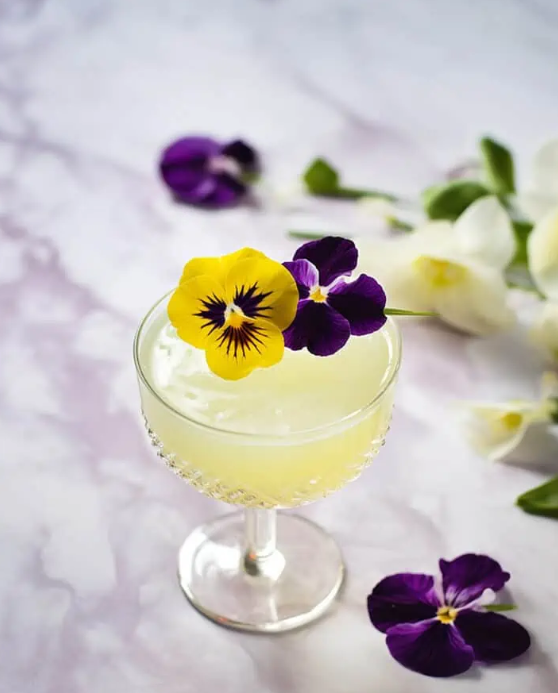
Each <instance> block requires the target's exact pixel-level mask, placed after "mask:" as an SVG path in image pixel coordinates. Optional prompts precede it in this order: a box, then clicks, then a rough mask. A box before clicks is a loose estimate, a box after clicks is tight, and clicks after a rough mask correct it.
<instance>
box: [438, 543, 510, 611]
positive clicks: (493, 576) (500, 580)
mask: <svg viewBox="0 0 558 693" xmlns="http://www.w3.org/2000/svg"><path fill="white" fill-rule="evenodd" d="M440 571H441V573H442V587H443V590H444V595H445V597H446V603H447V604H449V605H451V606H454V607H461V606H465V605H466V604H470V603H471V602H472V601H473V600H475V599H478V598H479V597H480V596H481V594H482V593H483V592H484V590H486V589H491V590H494V592H499V591H500V590H501V589H502V587H503V586H504V585H505V584H506V582H507V581H508V580H509V579H510V574H509V573H506V571H505V570H502V567H501V565H500V564H499V563H498V561H495V560H494V559H493V558H490V556H484V555H482V554H476V553H466V554H463V555H462V556H458V558H455V559H454V560H453V561H445V560H444V559H443V558H442V559H440Z"/></svg>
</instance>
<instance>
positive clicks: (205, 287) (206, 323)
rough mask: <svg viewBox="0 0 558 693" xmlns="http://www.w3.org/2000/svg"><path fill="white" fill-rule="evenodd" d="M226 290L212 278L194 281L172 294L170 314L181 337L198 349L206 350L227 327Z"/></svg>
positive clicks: (198, 278)
mask: <svg viewBox="0 0 558 693" xmlns="http://www.w3.org/2000/svg"><path fill="white" fill-rule="evenodd" d="M223 294H224V291H223V288H222V287H221V286H220V285H219V284H218V283H217V282H216V281H215V280H214V279H213V278H211V277H208V276H204V275H200V276H197V277H194V278H193V279H190V280H189V281H187V282H184V283H183V284H180V286H179V287H178V288H177V289H176V290H175V292H174V293H173V294H172V296H171V298H170V301H169V304H168V307H167V313H168V316H169V320H170V321H171V324H172V325H173V326H174V327H175V328H176V331H177V332H178V336H179V337H180V339H183V340H184V341H185V342H188V344H191V345H192V346H194V347H196V348H197V349H205V348H206V345H207V343H208V339H209V337H210V335H211V334H212V333H214V332H215V331H217V330H218V328H220V327H221V326H222V325H223V323H224V312H225V308H226V304H225V301H224V295H223Z"/></svg>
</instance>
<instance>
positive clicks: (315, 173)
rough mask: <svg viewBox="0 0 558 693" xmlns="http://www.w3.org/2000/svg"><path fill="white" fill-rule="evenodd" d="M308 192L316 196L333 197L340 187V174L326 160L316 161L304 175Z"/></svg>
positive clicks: (303, 178)
mask: <svg viewBox="0 0 558 693" xmlns="http://www.w3.org/2000/svg"><path fill="white" fill-rule="evenodd" d="M302 180H303V181H304V182H305V183H306V187H307V188H308V191H309V192H311V193H313V194H314V195H331V194H333V193H335V191H336V190H337V188H338V187H339V174H338V173H337V171H336V170H335V169H334V168H333V166H331V164H329V163H328V162H327V161H326V160H325V159H320V158H318V159H314V161H313V162H312V163H311V164H310V166H309V167H308V168H307V169H306V171H305V172H304V173H303V175H302Z"/></svg>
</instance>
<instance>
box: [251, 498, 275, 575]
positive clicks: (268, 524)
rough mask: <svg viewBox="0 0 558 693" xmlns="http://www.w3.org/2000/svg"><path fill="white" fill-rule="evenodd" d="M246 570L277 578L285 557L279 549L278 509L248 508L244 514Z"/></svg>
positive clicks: (254, 573) (253, 573) (252, 573)
mask: <svg viewBox="0 0 558 693" xmlns="http://www.w3.org/2000/svg"><path fill="white" fill-rule="evenodd" d="M244 545H245V551H244V570H245V571H246V573H248V575H252V576H254V577H267V578H271V579H277V578H278V577H279V575H280V574H281V572H282V570H283V568H284V566H285V559H284V558H283V556H282V554H281V553H280V552H279V551H278V549H277V511H276V510H261V509H259V508H247V509H246V510H245V515H244Z"/></svg>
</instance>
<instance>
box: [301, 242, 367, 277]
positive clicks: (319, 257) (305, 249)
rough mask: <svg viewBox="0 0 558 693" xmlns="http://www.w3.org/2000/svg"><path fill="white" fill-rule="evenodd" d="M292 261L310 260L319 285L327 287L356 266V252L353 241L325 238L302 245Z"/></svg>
mask: <svg viewBox="0 0 558 693" xmlns="http://www.w3.org/2000/svg"><path fill="white" fill-rule="evenodd" d="M293 259H294V260H310V262H311V263H312V264H313V265H314V266H315V267H316V268H317V269H318V272H319V274H320V285H321V286H329V284H331V283H332V282H333V281H335V279H337V278H338V277H341V276H343V275H348V274H350V273H351V272H352V271H353V270H354V268H355V267H356V266H357V261H358V251H357V249H356V246H355V244H354V243H353V241H350V240H348V239H347V238H339V237H337V236H326V237H325V238H320V239H318V240H316V241H309V242H308V243H305V244H304V245H302V246H301V247H300V248H299V249H298V250H297V251H296V253H295V254H294V258H293Z"/></svg>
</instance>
